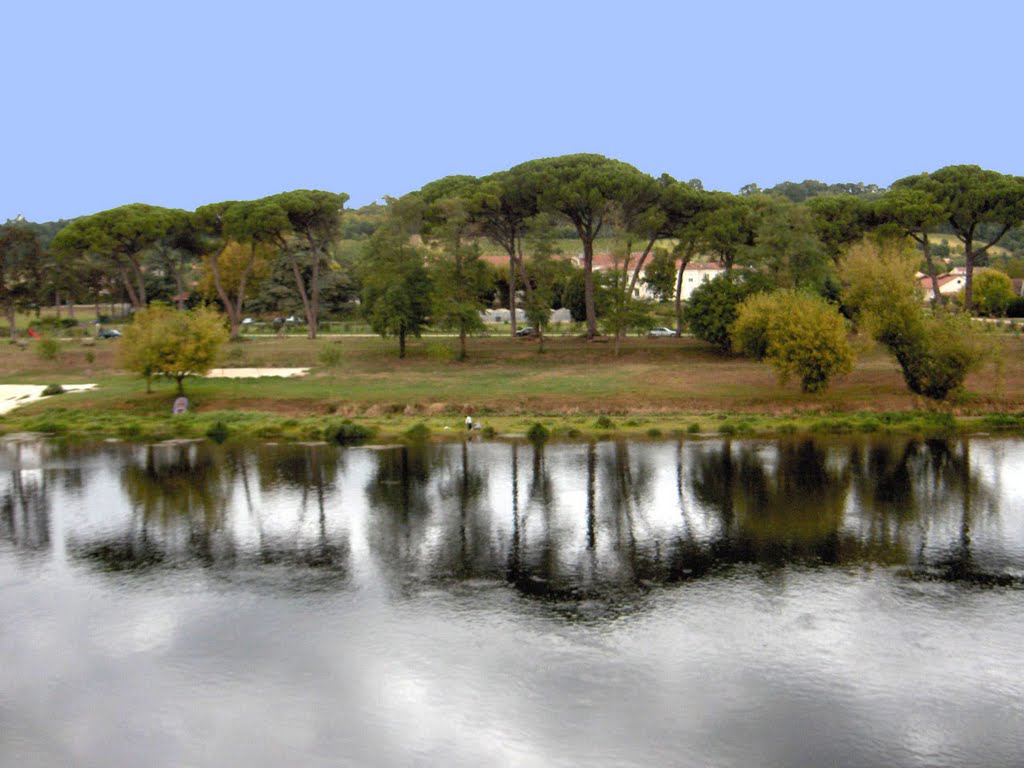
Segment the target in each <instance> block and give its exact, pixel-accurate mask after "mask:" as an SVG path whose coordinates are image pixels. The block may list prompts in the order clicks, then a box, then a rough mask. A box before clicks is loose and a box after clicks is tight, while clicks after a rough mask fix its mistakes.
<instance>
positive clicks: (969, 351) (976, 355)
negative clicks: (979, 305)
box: [888, 314, 995, 400]
mask: <svg viewBox="0 0 1024 768" xmlns="http://www.w3.org/2000/svg"><path fill="white" fill-rule="evenodd" d="M888 346H889V347H890V349H891V350H892V351H893V353H894V354H895V355H896V360H897V361H898V362H899V364H900V367H901V368H902V369H903V378H904V380H905V381H906V382H907V386H908V387H909V388H910V390H911V391H912V392H916V393H917V394H919V395H924V396H925V397H928V398H931V399H933V400H945V399H946V398H948V397H949V396H950V395H953V394H956V393H958V392H959V391H960V390H961V389H962V387H963V383H964V380H965V379H966V378H967V374H969V373H970V372H971V371H974V370H977V369H978V368H979V367H980V366H981V365H982V364H984V362H985V361H986V360H987V359H990V358H991V357H992V356H993V355H994V354H995V349H994V348H993V347H992V345H991V343H990V340H988V339H986V338H984V337H983V336H981V335H980V334H979V333H978V331H977V330H976V329H975V328H973V327H972V325H971V321H970V318H968V317H966V316H963V315H949V314H944V315H939V316H935V317H921V318H919V322H918V323H914V324H911V325H909V326H908V327H907V328H906V329H904V332H903V334H902V335H900V336H899V337H894V338H892V340H891V341H890V343H889V344H888Z"/></svg>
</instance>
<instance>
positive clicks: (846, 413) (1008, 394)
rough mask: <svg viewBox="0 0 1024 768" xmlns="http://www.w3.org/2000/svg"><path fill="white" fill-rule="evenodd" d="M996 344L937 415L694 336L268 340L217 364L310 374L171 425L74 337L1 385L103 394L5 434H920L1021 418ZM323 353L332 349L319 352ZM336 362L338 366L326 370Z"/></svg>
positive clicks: (58, 404) (920, 404) (201, 389)
mask: <svg viewBox="0 0 1024 768" xmlns="http://www.w3.org/2000/svg"><path fill="white" fill-rule="evenodd" d="M1000 343H1001V344H1002V346H1003V351H1004V355H1003V365H1002V371H1001V372H999V371H996V370H994V369H991V368H990V369H988V370H985V371H982V372H979V373H977V374H974V375H972V376H971V377H970V378H969V379H968V383H967V391H966V392H965V393H964V395H963V396H962V397H961V398H959V399H958V400H957V401H956V402H954V403H951V404H941V405H936V404H934V403H930V402H928V401H925V400H923V399H921V398H918V397H916V396H914V395H912V394H911V393H909V392H908V391H907V389H906V387H905V386H904V384H903V381H902V377H901V376H900V372H899V370H898V368H897V366H896V364H895V363H894V362H893V361H892V359H891V358H890V357H889V356H888V355H887V354H885V353H884V352H882V351H881V350H878V349H870V350H867V351H864V352H862V354H861V356H860V357H859V359H858V362H857V364H856V367H855V369H854V371H853V373H851V374H850V375H849V376H847V377H845V378H843V379H841V380H837V381H836V382H835V383H834V384H833V386H832V387H831V388H830V389H829V390H828V391H826V392H824V393H821V394H817V395H806V394H802V393H801V392H800V391H799V388H798V386H797V385H796V384H795V383H791V384H789V385H786V386H783V385H780V384H779V383H778V382H777V380H776V378H775V375H774V372H773V370H772V369H771V368H769V367H768V366H766V365H763V364H760V363H755V362H751V361H749V360H746V359H743V358H737V357H722V356H720V355H718V354H716V353H715V352H713V351H712V350H711V349H710V348H708V347H707V346H706V345H704V344H702V343H701V342H698V341H696V340H694V339H689V338H683V339H674V338H668V339H648V338H638V337H635V336H634V337H629V338H627V339H625V340H624V343H623V346H622V351H621V354H620V355H619V356H618V357H615V356H614V351H613V345H612V343H611V342H610V341H603V342H602V341H595V342H587V341H586V340H585V339H583V338H581V337H577V336H561V337H552V338H549V339H548V340H547V342H546V348H547V351H545V352H544V353H543V354H538V352H537V343H536V342H535V341H532V340H518V339H510V338H507V337H501V338H475V339H471V340H470V346H469V358H468V359H467V360H465V361H464V362H456V361H455V360H454V356H453V349H454V344H455V340H454V339H451V338H447V337H428V338H424V339H415V340H412V341H411V343H410V344H409V351H408V357H407V359H405V360H399V359H398V357H397V343H396V342H395V341H394V340H383V339H380V338H376V337H351V336H342V337H329V338H323V339H317V340H314V341H311V340H309V339H305V338H301V337H261V338H256V339H251V340H246V341H242V342H239V343H235V344H230V345H227V346H226V347H225V348H224V350H223V354H222V365H224V366H227V367H293V366H302V367H306V366H308V367H311V368H312V371H311V373H310V375H309V376H308V377H306V378H301V379H283V378H263V379H199V378H196V379H189V380H188V381H187V382H186V394H187V395H188V396H189V397H190V399H191V401H192V413H191V414H190V415H189V416H188V417H187V418H186V419H180V418H179V419H178V420H172V419H171V417H170V415H169V414H170V405H171V402H172V401H173V399H174V396H175V389H174V385H173V383H171V382H168V381H156V382H155V383H154V386H153V392H152V393H151V394H147V393H146V391H145V384H144V382H143V381H142V380H140V379H139V378H138V377H135V376H133V375H131V374H128V373H125V372H123V371H121V370H120V369H119V367H118V359H117V358H118V354H117V349H118V345H119V344H120V341H118V340H113V341H106V340H103V341H96V342H95V343H92V344H91V345H89V346H86V345H83V342H82V341H80V340H79V341H74V340H72V341H64V342H62V343H61V349H60V352H59V353H58V356H57V358H56V359H53V360H47V359H43V358H41V357H40V356H39V355H38V354H37V351H38V349H37V345H38V342H36V341H34V340H33V341H31V342H30V343H29V345H28V347H27V348H24V349H22V348H19V347H18V346H15V345H10V344H2V345H0V370H2V371H3V373H2V375H0V383H33V384H49V383H86V382H94V383H96V384H98V385H99V386H98V388H97V389H96V390H95V391H93V392H88V393H76V394H70V395H62V396H58V397H51V398H47V399H45V400H43V401H39V402H37V403H33V404H30V405H27V406H24V407H22V408H18V409H17V410H15V411H12V412H11V413H9V414H8V415H6V416H3V417H0V431H3V432H12V431H20V430H25V429H35V430H38V431H58V432H63V433H65V434H72V435H76V434H77V435H82V436H98V435H107V434H115V435H120V436H150V437H153V436H175V435H192V434H197V433H198V434H203V433H204V432H205V431H206V430H207V429H209V428H210V426H211V425H212V424H214V423H216V422H217V421H226V422H230V423H232V424H234V425H235V428H236V429H237V430H240V431H241V432H244V433H245V434H256V435H261V436H281V437H285V438H294V439H311V438H314V437H316V435H317V433H318V430H319V429H320V427H321V426H322V425H323V424H324V423H325V421H328V420H332V419H341V418H351V419H353V420H355V421H357V422H359V423H363V424H366V425H367V426H370V427H371V428H373V429H374V430H376V431H377V432H378V433H379V434H382V435H391V436H394V435H398V434H401V432H403V431H404V430H406V429H408V428H409V427H410V426H411V425H413V424H415V423H418V422H420V421H422V422H424V423H426V424H427V425H428V426H429V427H430V428H431V429H432V430H433V431H434V432H435V433H442V432H444V431H446V430H445V428H446V427H449V428H452V429H454V428H457V427H458V426H459V425H460V424H461V423H462V419H464V417H465V414H467V413H469V414H473V415H474V416H475V417H477V418H478V419H480V420H482V421H483V422H484V424H485V425H487V426H490V427H492V428H493V429H494V430H495V431H497V432H499V433H502V432H516V433H518V432H524V431H525V430H526V429H527V428H528V427H529V426H530V425H531V424H532V423H533V422H535V421H540V422H542V423H544V424H545V425H546V426H548V428H549V429H550V430H551V431H552V432H554V433H555V434H562V435H570V436H571V435H574V434H579V435H593V434H598V435H600V434H606V433H608V429H609V428H608V427H607V426H603V427H600V426H596V423H597V419H598V418H599V417H600V416H607V417H609V418H610V419H611V421H612V424H613V426H612V427H611V429H612V431H614V432H615V433H621V434H633V435H643V434H650V435H654V434H656V433H657V434H674V433H688V434H690V433H692V432H693V431H695V430H696V431H699V432H701V433H708V432H722V431H725V432H726V433H728V432H730V431H736V432H740V433H763V432H772V431H779V430H781V431H789V430H811V429H834V430H839V431H848V430H857V429H862V428H863V429H867V430H871V429H876V428H896V427H897V426H898V425H902V427H905V428H910V429H912V430H913V429H917V428H918V426H919V422H920V425H924V426H922V427H921V428H922V429H930V428H931V426H934V424H936V423H938V424H947V425H948V423H949V422H948V421H943V420H948V419H949V418H956V419H958V420H960V421H961V422H963V423H964V424H967V423H970V420H971V419H979V418H982V417H985V416H990V417H991V416H992V415H1006V414H1019V413H1021V412H1022V411H1024V362H1022V360H1024V355H1022V352H1024V342H1022V340H1021V338H1020V337H1019V336H1018V335H1015V334H1004V335H1002V336H1000ZM326 348H331V349H334V350H337V353H336V354H334V355H330V354H324V353H323V350H324V349H326ZM321 356H323V357H321ZM332 357H333V358H336V362H334V363H333V364H332V365H321V364H320V360H321V359H331V358H332ZM934 418H939V419H940V420H939V422H935V421H934ZM921 419H923V421H921ZM693 425H696V427H694V426H693ZM929 425H931V426H929ZM42 427H47V428H46V429H43V428H42Z"/></svg>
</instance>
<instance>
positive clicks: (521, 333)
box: [516, 325, 535, 336]
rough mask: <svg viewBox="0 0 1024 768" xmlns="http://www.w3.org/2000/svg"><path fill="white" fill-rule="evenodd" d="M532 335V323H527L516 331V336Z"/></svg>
mask: <svg viewBox="0 0 1024 768" xmlns="http://www.w3.org/2000/svg"><path fill="white" fill-rule="evenodd" d="M533 335H535V334H534V331H533V326H532V325H528V326H526V327H525V328H520V329H519V330H517V331H516V336H533Z"/></svg>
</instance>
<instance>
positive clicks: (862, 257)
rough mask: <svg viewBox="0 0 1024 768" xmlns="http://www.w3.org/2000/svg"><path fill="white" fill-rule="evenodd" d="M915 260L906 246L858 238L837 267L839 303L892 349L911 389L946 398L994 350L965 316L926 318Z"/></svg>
mask: <svg viewBox="0 0 1024 768" xmlns="http://www.w3.org/2000/svg"><path fill="white" fill-rule="evenodd" d="M915 261H916V257H915V256H914V254H913V252H912V251H910V250H908V249H907V248H906V247H905V245H901V244H899V243H894V242H877V241H864V242H862V243H861V244H860V245H859V246H857V247H855V248H852V249H851V250H850V251H849V253H847V255H846V256H845V258H844V259H843V262H842V264H841V266H840V272H841V277H842V281H843V285H844V289H843V304H844V306H845V307H846V309H847V311H848V312H849V313H850V316H851V317H852V318H853V320H854V322H855V323H856V324H857V326H858V327H859V328H860V329H862V330H865V331H867V332H868V333H870V334H871V336H872V337H873V338H875V339H876V340H877V341H879V342H881V343H882V344H883V345H885V346H886V347H887V348H888V349H889V351H890V352H892V353H893V355H894V356H895V357H896V361H897V362H898V363H899V365H900V368H901V370H902V372H903V379H904V381H906V383H907V387H908V388H909V389H910V390H911V391H912V392H915V393H917V394H920V395H924V396H925V397H928V398H931V399H934V400H945V399H946V398H948V397H949V396H950V395H952V394H955V393H956V392H958V391H959V390H960V389H961V388H962V386H963V382H964V380H965V379H966V378H967V374H968V373H970V372H971V371H973V370H976V369H977V368H978V367H979V366H980V365H982V363H984V361H985V360H986V359H988V358H989V357H990V356H992V355H994V354H995V352H994V348H993V347H992V345H991V343H990V342H989V341H988V340H987V339H985V338H983V337H982V336H981V335H980V334H979V333H978V331H977V330H976V329H975V328H973V327H972V325H971V322H970V320H969V318H966V317H958V316H951V315H948V314H943V315H939V316H931V317H928V316H925V314H924V312H923V310H922V308H921V302H920V299H919V296H918V292H917V287H916V280H915V278H914V268H915Z"/></svg>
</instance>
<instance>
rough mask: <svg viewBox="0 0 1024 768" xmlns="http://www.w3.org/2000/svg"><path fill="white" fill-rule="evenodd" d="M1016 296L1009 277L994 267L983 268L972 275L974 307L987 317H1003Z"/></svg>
mask: <svg viewBox="0 0 1024 768" xmlns="http://www.w3.org/2000/svg"><path fill="white" fill-rule="evenodd" d="M1015 298H1016V296H1015V294H1014V293H1013V285H1012V283H1011V282H1010V278H1009V277H1007V276H1006V275H1004V274H1003V273H1002V272H998V271H996V270H994V269H985V270H981V271H979V272H977V273H976V274H975V276H974V308H975V309H976V310H977V311H978V314H981V315H986V316H988V317H1004V316H1005V315H1006V311H1007V310H1008V309H1009V307H1010V303H1011V302H1012V301H1013V300H1014V299H1015Z"/></svg>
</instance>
